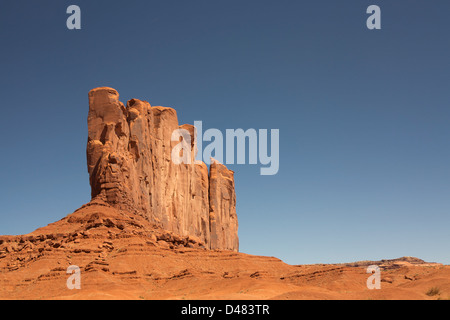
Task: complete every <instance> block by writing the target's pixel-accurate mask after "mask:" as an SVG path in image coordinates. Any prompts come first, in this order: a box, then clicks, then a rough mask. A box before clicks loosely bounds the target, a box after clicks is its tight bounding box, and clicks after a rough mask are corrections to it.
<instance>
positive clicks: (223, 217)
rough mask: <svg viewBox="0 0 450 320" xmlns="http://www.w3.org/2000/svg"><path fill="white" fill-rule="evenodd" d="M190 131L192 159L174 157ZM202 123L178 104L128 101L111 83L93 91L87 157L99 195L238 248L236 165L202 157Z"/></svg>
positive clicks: (212, 244) (217, 245)
mask: <svg viewBox="0 0 450 320" xmlns="http://www.w3.org/2000/svg"><path fill="white" fill-rule="evenodd" d="M176 129H184V130H186V131H187V132H189V134H190V136H191V153H190V156H191V161H190V164H185V163H181V164H175V163H174V162H173V161H172V158H171V155H172V150H173V149H174V147H175V146H176V145H177V144H179V143H180V141H179V140H175V141H172V133H173V132H174V131H175V130H176ZM196 138H197V135H196V129H195V128H194V126H192V125H187V124H185V125H181V126H180V125H179V124H178V119H177V113H176V111H175V110H174V109H172V108H166V107H152V106H151V105H150V104H149V103H148V102H146V101H141V100H137V99H132V100H130V101H128V103H127V105H126V106H125V105H124V104H123V103H122V102H120V101H119V94H118V92H117V91H116V90H114V89H112V88H106V87H102V88H96V89H93V90H91V91H90V92H89V114H88V144H87V152H86V153H87V165H88V172H89V177H90V184H91V195H92V199H101V200H103V201H105V202H107V203H108V204H110V205H112V206H114V207H116V208H119V209H123V210H126V211H128V212H131V213H135V214H138V215H140V216H142V217H144V218H145V219H147V220H148V221H149V222H152V223H154V224H155V225H157V226H159V227H161V228H164V229H166V230H169V231H171V232H174V233H177V234H179V235H182V236H186V235H188V236H191V237H193V238H195V239H198V240H200V241H202V242H204V243H205V245H206V247H207V248H210V249H226V250H234V251H238V249H239V240H238V235H237V229H238V221H237V215H236V196H235V191H234V177H233V171H231V170H228V169H227V168H226V167H225V166H224V165H222V164H218V163H213V164H212V165H211V168H210V171H211V172H210V174H208V168H207V166H206V164H204V163H203V162H199V161H195V157H196V153H197V141H196Z"/></svg>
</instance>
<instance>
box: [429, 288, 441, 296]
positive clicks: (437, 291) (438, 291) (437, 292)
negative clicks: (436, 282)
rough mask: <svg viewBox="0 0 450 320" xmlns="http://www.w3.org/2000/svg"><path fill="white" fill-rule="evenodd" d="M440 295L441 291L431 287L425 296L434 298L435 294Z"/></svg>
mask: <svg viewBox="0 0 450 320" xmlns="http://www.w3.org/2000/svg"><path fill="white" fill-rule="evenodd" d="M439 293H441V290H440V289H439V288H438V287H433V288H431V289H430V290H428V291H427V296H430V297H432V296H435V295H437V294H439Z"/></svg>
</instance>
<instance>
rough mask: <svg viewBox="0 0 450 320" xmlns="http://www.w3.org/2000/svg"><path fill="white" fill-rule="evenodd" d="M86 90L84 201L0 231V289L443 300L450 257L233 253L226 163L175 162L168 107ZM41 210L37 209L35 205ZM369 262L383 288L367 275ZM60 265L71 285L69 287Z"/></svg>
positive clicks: (121, 295) (59, 295)
mask: <svg viewBox="0 0 450 320" xmlns="http://www.w3.org/2000/svg"><path fill="white" fill-rule="evenodd" d="M118 98H119V95H118V93H117V91H116V90H114V89H111V88H97V89H93V90H91V91H90V93H89V115H88V129H89V138H88V146H87V162H88V171H89V177H90V184H91V189H92V200H91V201H90V202H89V203H87V204H85V205H83V206H82V207H81V208H79V209H78V210H76V211H75V212H73V213H71V214H69V215H67V216H66V217H64V218H62V219H61V220H59V221H57V222H54V223H51V224H49V225H47V226H45V227H42V228H39V229H37V230H35V231H33V232H31V233H29V234H26V235H19V236H0V299H449V298H450V266H444V265H441V264H437V263H427V262H425V261H423V260H421V259H417V258H413V257H403V258H399V259H392V260H380V261H359V262H355V263H345V264H315V265H288V264H286V263H284V262H282V261H281V260H280V259H277V258H274V257H263V256H254V255H249V254H244V253H240V252H238V248H239V242H238V236H237V229H238V221H237V216H236V196H235V191H234V177H233V172H232V171H231V170H228V169H227V168H226V167H225V166H224V165H222V164H219V163H216V162H213V163H212V164H211V166H210V172H209V173H208V168H207V167H206V165H205V164H204V163H196V164H192V165H188V164H180V165H176V164H174V163H172V162H171V161H170V160H171V159H170V153H171V150H172V147H173V146H174V144H176V143H177V141H171V133H172V131H173V130H175V129H177V128H184V129H186V130H187V131H189V132H190V134H191V137H192V138H193V139H192V140H191V141H192V145H191V147H192V150H193V151H194V152H192V154H193V157H195V150H196V145H195V144H196V140H195V136H196V135H195V128H194V127H193V126H190V125H182V126H179V125H178V121H177V117H176V112H175V110H173V109H171V108H163V107H151V106H150V104H149V103H148V102H145V101H140V100H137V99H132V100H130V101H128V103H127V106H126V107H125V106H124V105H123V104H122V103H121V102H120V101H119V100H118ZM36 214H39V213H36ZM369 265H378V266H379V267H380V270H381V283H382V285H381V289H380V290H369V289H368V288H367V286H366V280H367V278H368V276H369V275H368V274H367V272H366V268H367V267H368V266H369ZM69 266H76V267H75V269H77V270H80V277H81V278H80V284H81V286H80V289H69V287H68V286H67V280H68V278H69V276H71V274H69V273H68V272H67V270H68V267H69Z"/></svg>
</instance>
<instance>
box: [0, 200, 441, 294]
mask: <svg viewBox="0 0 450 320" xmlns="http://www.w3.org/2000/svg"><path fill="white" fill-rule="evenodd" d="M161 239H165V240H164V241H163V240H161ZM370 263H371V262H364V263H356V264H353V265H350V264H349V265H346V264H335V265H332V264H322V265H288V264H286V263H284V262H282V261H281V260H279V259H277V258H274V257H264V256H255V255H249V254H244V253H238V252H230V251H210V250H206V249H204V248H202V244H201V243H198V242H196V241H195V239H189V238H182V237H177V236H176V235H171V234H170V233H167V232H166V231H164V230H161V229H158V228H156V227H155V226H152V225H150V224H149V223H148V222H146V221H145V220H144V219H142V218H140V217H132V218H131V217H129V216H128V215H127V214H126V213H124V212H120V211H117V210H115V209H113V208H111V207H108V206H106V205H104V204H95V203H91V204H88V205H86V206H83V207H82V208H81V209H79V210H77V211H75V212H74V213H72V214H70V215H68V216H67V217H65V218H63V219H62V220H60V221H58V222H55V223H52V224H50V225H48V226H46V227H43V228H40V229H38V230H36V231H34V232H32V233H30V234H28V235H23V236H0V299H136V300H139V299H185V300H189V299H227V300H228V299H236V300H241V299H279V300H285V299H289V300H291V299H321V300H323V299H326V300H328V299H361V300H387V299H388V300H390V299H421V300H437V299H446V300H447V299H450V266H445V265H440V264H426V263H422V262H421V261H420V260H418V259H414V258H411V259H402V260H398V261H387V262H384V263H382V268H381V289H379V290H369V289H368V288H367V285H366V281H367V278H368V277H369V276H370V274H367V273H366V267H367V265H368V264H370ZM377 263H379V264H380V262H377ZM71 265H76V266H78V267H79V268H80V274H79V275H80V284H81V289H72V290H71V289H68V287H67V279H68V278H69V277H71V274H68V273H67V268H68V267H69V266H71Z"/></svg>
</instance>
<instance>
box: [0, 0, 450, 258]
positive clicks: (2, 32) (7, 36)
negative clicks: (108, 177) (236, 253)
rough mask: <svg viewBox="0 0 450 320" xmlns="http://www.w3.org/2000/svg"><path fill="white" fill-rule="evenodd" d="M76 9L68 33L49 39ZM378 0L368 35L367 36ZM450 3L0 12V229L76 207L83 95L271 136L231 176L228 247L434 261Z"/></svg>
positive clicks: (81, 178) (442, 179)
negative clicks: (106, 94)
mask: <svg viewBox="0 0 450 320" xmlns="http://www.w3.org/2000/svg"><path fill="white" fill-rule="evenodd" d="M71 4H76V5H79V6H80V8H81V17H82V22H81V24H82V29H81V30H68V29H67V28H66V19H67V17H68V16H69V15H68V14H66V8H67V7H68V6H69V5H71ZM371 4H377V5H379V6H380V7H381V11H382V29H381V30H374V31H370V30H368V29H367V28H366V19H367V17H368V15H367V14H366V8H367V7H368V6H369V5H371ZM449 13H450V2H449V1H448V0H433V1H425V0H420V1H416V0H408V1H385V0H384V1H381V0H371V1H363V0H361V1H350V0H343V1H335V0H329V1H316V0H314V1H313V0H308V1H297V0H292V1H278V0H277V1H274V0H271V1H266V0H258V1H256V0H245V1H241V0H240V1H236V0H227V1H206V0H204V1H198V0H190V1H100V0H96V1H82V0H74V1H47V0H39V1H20V0H17V1H2V2H1V3H0V42H1V50H0V88H1V118H0V121H1V126H0V136H1V140H0V141H1V142H0V143H1V145H0V146H1V152H2V153H1V157H0V168H1V169H0V172H1V176H0V234H23V233H28V232H31V231H33V230H34V229H36V228H38V227H40V226H44V225H47V224H48V223H51V222H54V221H56V220H59V219H61V218H62V217H64V216H65V215H67V214H69V213H71V212H73V211H74V210H75V209H77V208H78V207H80V206H81V205H82V204H84V203H86V202H88V201H89V200H90V187H89V181H88V174H87V168H86V156H85V148H86V141H87V123H86V118H87V112H88V99H87V94H88V91H89V90H90V89H92V88H94V87H99V86H111V87H113V88H115V89H117V90H118V91H119V93H120V95H121V100H122V101H123V102H126V101H127V100H129V99H131V98H138V99H142V100H147V101H149V102H150V103H151V104H152V105H163V106H171V107H174V108H175V109H176V110H177V112H178V115H179V120H180V124H181V123H193V122H194V120H202V121H203V127H204V129H207V128H219V129H221V130H225V129H226V128H232V129H234V128H243V129H248V128H261V129H264V128H266V129H272V128H274V129H280V171H279V173H278V174H277V175H275V176H260V175H259V166H255V165H234V166H230V167H231V169H233V170H235V171H236V173H235V179H236V193H237V201H238V203H237V212H238V217H239V223H240V228H239V235H240V244H241V251H242V252H245V253H250V254H260V255H269V256H276V257H278V258H281V259H282V260H284V261H285V262H288V263H291V264H304V263H329V262H330V263H331V262H348V261H355V260H365V259H382V258H396V257H400V256H405V255H409V256H417V257H419V258H422V259H425V260H428V261H437V262H443V263H447V264H450V249H449V248H450V232H449V229H450V169H449V165H450V149H449V137H450V126H449V124H450V41H449V40H450V38H449V35H450V22H449V20H448V19H449Z"/></svg>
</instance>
